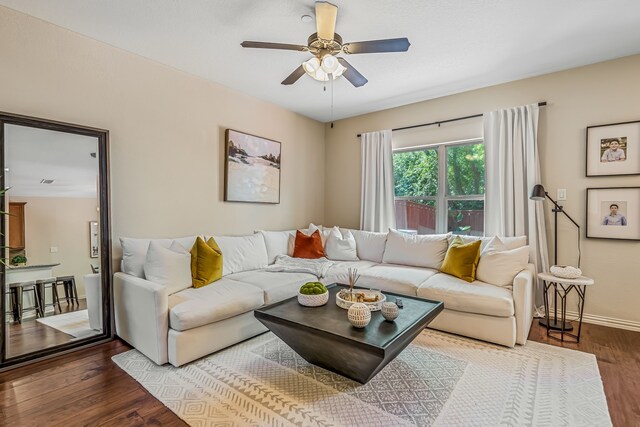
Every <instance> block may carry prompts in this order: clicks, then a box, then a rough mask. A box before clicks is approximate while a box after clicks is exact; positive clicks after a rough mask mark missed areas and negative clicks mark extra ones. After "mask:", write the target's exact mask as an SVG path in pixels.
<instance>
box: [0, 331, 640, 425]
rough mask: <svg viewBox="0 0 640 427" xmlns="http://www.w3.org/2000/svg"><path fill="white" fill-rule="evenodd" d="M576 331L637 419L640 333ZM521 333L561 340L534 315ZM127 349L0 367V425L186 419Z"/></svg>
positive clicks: (617, 403)
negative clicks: (136, 370) (128, 363)
mask: <svg viewBox="0 0 640 427" xmlns="http://www.w3.org/2000/svg"><path fill="white" fill-rule="evenodd" d="M582 334H583V335H582V339H581V342H580V344H562V347H566V348H571V349H576V350H580V351H585V352H589V353H594V354H595V355H596V356H597V358H598V365H599V367H600V373H601V375H602V380H603V383H604V388H605V392H606V394H607V400H608V403H609V411H610V413H611V418H612V421H613V424H614V425H615V426H638V425H640V403H639V401H638V396H640V333H638V332H630V331H624V330H621V329H612V328H606V327H603V326H597V325H590V324H585V325H584V326H583V330H582ZM529 339H530V340H532V341H538V342H543V343H548V344H550V345H561V344H560V343H559V342H557V341H553V340H549V339H547V337H546V333H545V329H544V328H543V327H541V326H539V325H538V322H537V321H535V322H534V325H533V327H532V330H531V333H530V335H529ZM129 349H130V347H129V346H128V345H127V344H125V343H123V342H122V341H120V340H115V341H112V342H110V343H107V344H102V345H100V346H97V347H93V348H90V349H85V350H81V351H78V352H76V353H72V354H68V355H64V356H61V357H59V358H56V359H51V360H46V361H43V362H38V363H36V364H33V365H30V366H25V367H22V368H17V369H14V370H12V371H8V372H4V373H0V425H13V426H23V425H24V426H30V425H38V426H44V425H47V426H49V425H51V426H57V425H60V426H62V425H64V426H69V425H106V426H111V425H113V426H116V425H117V426H142V425H153V426H175V425H178V426H184V425H186V424H185V423H184V422H183V421H181V420H180V419H179V418H178V417H177V416H175V415H174V414H173V413H172V412H171V411H169V409H167V408H166V407H165V406H164V405H162V404H161V403H160V402H159V401H158V400H156V399H155V398H154V397H153V396H151V394H149V392H147V391H146V390H145V389H144V388H142V387H141V386H140V385H139V384H138V383H137V382H136V381H135V380H134V379H133V378H131V377H129V376H128V375H127V374H126V373H124V371H122V370H121V369H120V368H118V367H117V366H116V365H115V364H114V363H113V362H112V361H111V356H113V355H115V354H118V353H121V352H124V351H127V350H129Z"/></svg>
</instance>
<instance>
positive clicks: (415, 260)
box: [382, 228, 451, 270]
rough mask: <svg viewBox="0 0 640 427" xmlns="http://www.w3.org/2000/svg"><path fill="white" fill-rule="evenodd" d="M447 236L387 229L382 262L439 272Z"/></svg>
mask: <svg viewBox="0 0 640 427" xmlns="http://www.w3.org/2000/svg"><path fill="white" fill-rule="evenodd" d="M450 235H451V233H448V234H427V235H416V234H407V233H402V232H400V231H397V230H394V229H392V228H390V229H389V236H388V237H387V244H386V246H385V249H384V257H383V258H382V262H384V263H387V264H401V265H412V266H415V267H427V268H433V269H436V270H440V267H442V262H443V261H444V256H445V255H446V254H447V249H448V248H449V240H448V238H449V236H450Z"/></svg>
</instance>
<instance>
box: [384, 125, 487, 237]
mask: <svg viewBox="0 0 640 427" xmlns="http://www.w3.org/2000/svg"><path fill="white" fill-rule="evenodd" d="M476 144H484V138H481V137H479V138H471V139H464V140H458V141H448V142H439V143H435V144H425V145H418V146H412V147H402V148H394V149H393V155H395V154H396V153H405V152H411V151H424V150H433V149H435V150H437V153H438V190H437V191H436V195H435V196H395V194H394V197H393V200H394V203H395V201H396V200H434V201H435V205H436V230H435V233H436V234H445V233H448V232H449V231H448V230H447V226H448V213H449V201H464V200H472V201H473V200H482V201H483V202H484V201H485V195H484V194H469V195H458V196H456V195H447V189H448V188H449V181H448V178H447V175H448V174H447V149H448V148H449V147H460V146H465V145H476ZM486 170H487V169H486V154H485V193H486ZM441 206H442V207H441Z"/></svg>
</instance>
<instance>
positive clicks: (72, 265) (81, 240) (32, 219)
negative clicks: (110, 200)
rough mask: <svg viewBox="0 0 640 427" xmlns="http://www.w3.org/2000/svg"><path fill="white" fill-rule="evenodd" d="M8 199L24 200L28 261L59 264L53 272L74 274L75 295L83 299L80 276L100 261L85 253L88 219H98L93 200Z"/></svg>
mask: <svg viewBox="0 0 640 427" xmlns="http://www.w3.org/2000/svg"><path fill="white" fill-rule="evenodd" d="M10 201H11V202H26V203H27V204H26V205H25V207H24V223H25V230H24V231H25V240H26V242H25V255H26V257H27V260H28V263H29V264H31V265H37V264H58V263H59V264H60V265H59V266H57V267H54V269H53V274H54V275H56V276H75V278H76V287H77V289H78V295H79V296H80V298H83V297H84V284H83V280H82V278H83V277H84V275H85V274H89V273H91V267H90V264H94V265H99V264H100V262H99V260H98V259H97V258H91V257H90V256H89V221H97V220H98V212H97V210H96V208H97V203H96V200H95V199H86V198H83V199H80V198H66V197H10ZM51 247H56V248H57V249H58V252H54V253H51V251H50V248H51ZM60 292H62V288H60ZM61 296H62V294H61Z"/></svg>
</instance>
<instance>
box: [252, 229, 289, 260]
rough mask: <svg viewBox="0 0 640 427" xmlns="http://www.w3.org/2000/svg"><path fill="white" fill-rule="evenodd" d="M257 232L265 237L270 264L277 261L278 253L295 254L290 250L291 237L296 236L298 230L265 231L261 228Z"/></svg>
mask: <svg viewBox="0 0 640 427" xmlns="http://www.w3.org/2000/svg"><path fill="white" fill-rule="evenodd" d="M257 233H260V234H262V237H264V244H265V246H266V247H267V258H268V262H269V265H271V264H273V263H274V262H276V257H277V256H278V255H289V256H291V255H293V248H292V251H291V252H290V251H289V239H290V238H294V239H295V235H296V230H287V231H264V230H259V231H257Z"/></svg>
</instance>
